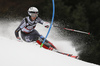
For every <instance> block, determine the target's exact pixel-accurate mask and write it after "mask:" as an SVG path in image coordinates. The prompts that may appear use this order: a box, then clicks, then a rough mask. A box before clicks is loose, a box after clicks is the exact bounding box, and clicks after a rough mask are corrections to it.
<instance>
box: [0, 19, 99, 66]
mask: <svg viewBox="0 0 100 66" xmlns="http://www.w3.org/2000/svg"><path fill="white" fill-rule="evenodd" d="M19 24H20V20H19V21H14V22H12V21H11V22H6V23H5V21H1V22H0V66H98V65H95V64H92V63H88V62H84V61H81V60H78V59H74V58H71V57H68V56H66V55H62V54H59V53H56V52H53V51H49V50H46V49H43V48H40V46H39V45H37V44H36V43H35V42H31V43H26V42H24V41H23V42H18V41H17V40H16V38H15V35H14V31H15V29H16V28H17V27H18V26H19ZM36 29H37V30H38V31H39V33H40V34H42V35H43V36H46V33H47V31H48V29H47V28H44V27H43V26H42V25H40V24H38V25H37V27H36ZM48 40H49V41H51V42H52V43H53V44H54V45H55V46H56V47H57V49H58V50H59V51H62V52H66V53H70V54H73V55H78V52H76V51H75V48H74V47H72V42H71V41H69V40H65V39H64V38H63V36H61V35H59V33H58V32H57V30H56V29H55V28H52V30H51V31H50V34H49V36H48Z"/></svg>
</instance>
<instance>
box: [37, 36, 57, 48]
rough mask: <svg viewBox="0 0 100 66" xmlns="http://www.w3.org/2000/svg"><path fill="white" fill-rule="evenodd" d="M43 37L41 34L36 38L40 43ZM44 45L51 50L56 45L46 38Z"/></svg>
mask: <svg viewBox="0 0 100 66" xmlns="http://www.w3.org/2000/svg"><path fill="white" fill-rule="evenodd" d="M44 39H45V38H44V37H43V36H42V35H41V36H40V37H39V38H38V40H39V41H40V42H41V43H42V42H43V41H44ZM43 45H45V46H46V47H48V49H49V50H53V49H54V48H55V49H56V47H55V46H54V45H53V44H52V43H51V42H50V41H48V40H45V42H44V44H43Z"/></svg>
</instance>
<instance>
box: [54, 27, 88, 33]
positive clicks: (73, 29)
mask: <svg viewBox="0 0 100 66" xmlns="http://www.w3.org/2000/svg"><path fill="white" fill-rule="evenodd" d="M53 27H57V28H61V29H65V30H68V31H74V32H78V33H83V34H88V35H90V32H84V31H79V30H74V29H70V28H62V27H58V26H53Z"/></svg>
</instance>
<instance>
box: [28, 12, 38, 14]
mask: <svg viewBox="0 0 100 66" xmlns="http://www.w3.org/2000/svg"><path fill="white" fill-rule="evenodd" d="M29 13H33V14H39V13H38V12H33V11H30V12H29Z"/></svg>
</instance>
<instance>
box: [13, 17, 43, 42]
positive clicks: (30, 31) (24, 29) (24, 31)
mask: <svg viewBox="0 0 100 66" xmlns="http://www.w3.org/2000/svg"><path fill="white" fill-rule="evenodd" d="M37 23H40V24H44V23H45V21H43V20H42V19H40V18H39V17H37V18H36V19H35V20H34V21H32V20H31V17H30V16H28V17H25V18H23V20H22V22H21V24H20V25H19V27H18V28H17V29H16V30H15V36H16V37H19V31H21V37H22V39H23V40H24V41H26V42H32V41H36V40H37V39H38V38H39V37H40V36H41V35H40V34H39V33H38V31H37V30H35V29H34V28H35V27H36V24H37Z"/></svg>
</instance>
